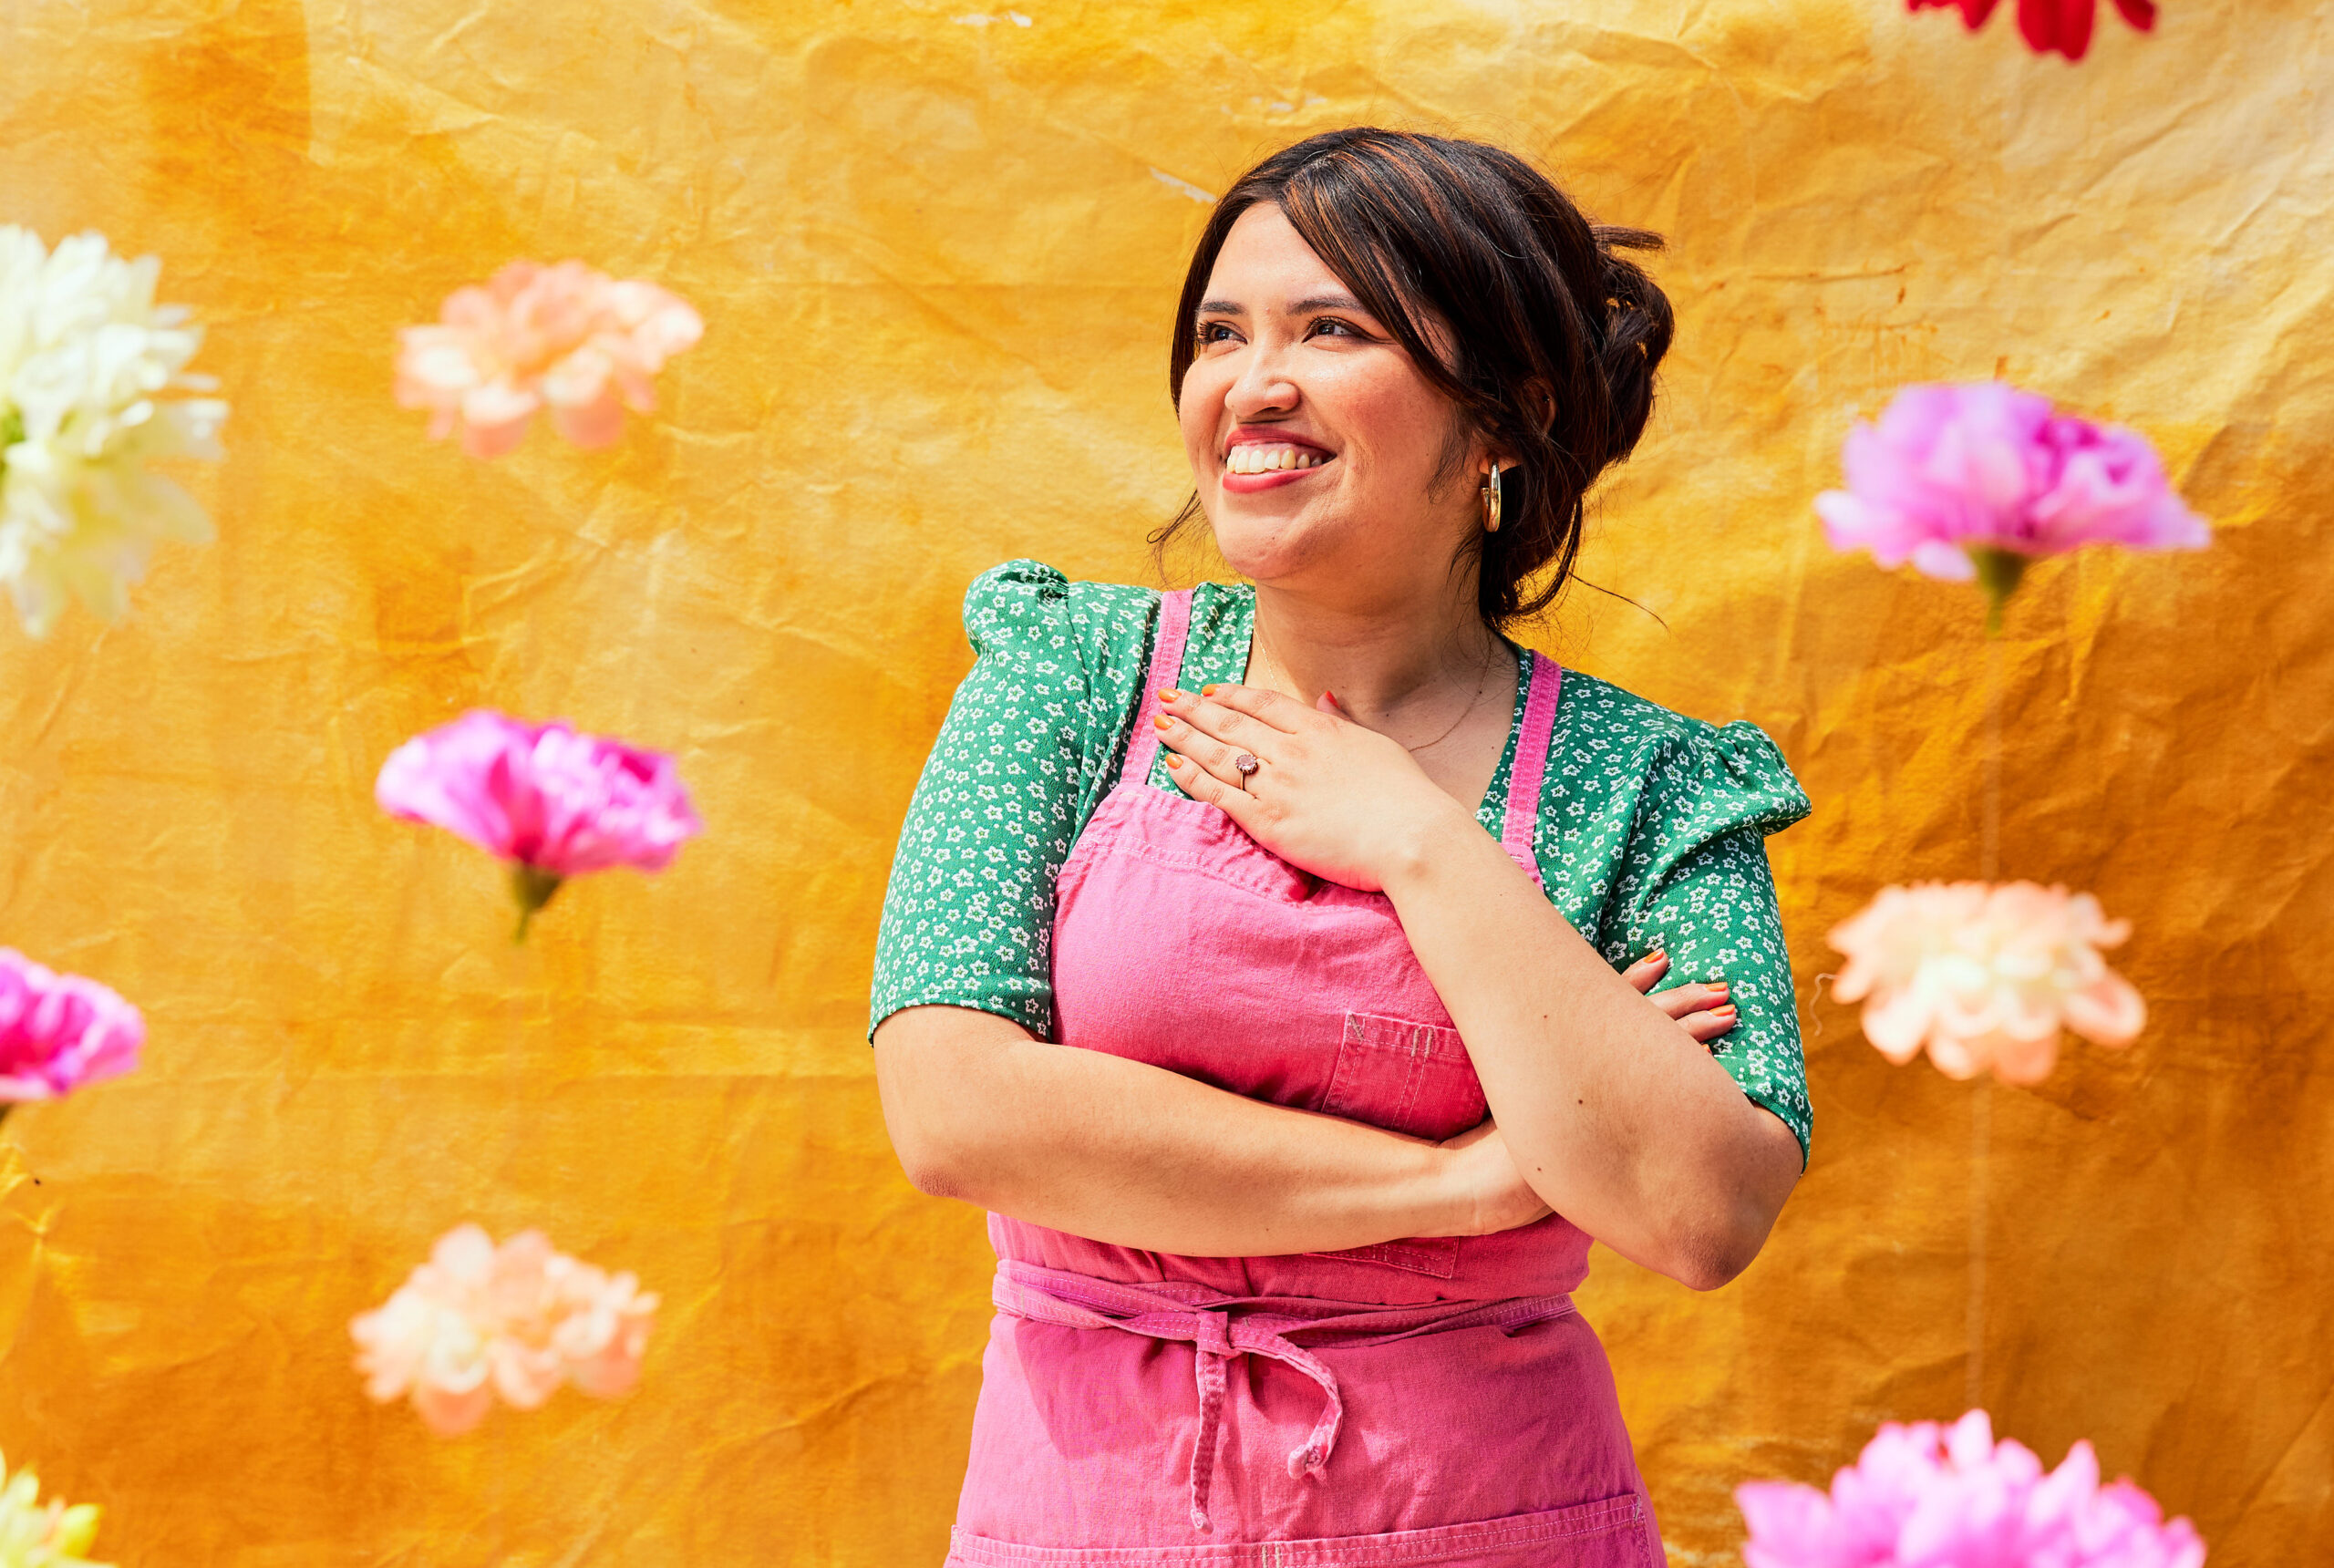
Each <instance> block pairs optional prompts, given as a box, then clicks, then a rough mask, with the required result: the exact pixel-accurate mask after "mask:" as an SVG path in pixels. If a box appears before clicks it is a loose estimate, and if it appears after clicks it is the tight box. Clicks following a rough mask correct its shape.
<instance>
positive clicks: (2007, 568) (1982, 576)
mask: <svg viewBox="0 0 2334 1568" xmlns="http://www.w3.org/2000/svg"><path fill="white" fill-rule="evenodd" d="M1969 562H1970V564H1972V565H1974V566H1975V567H1977V569H1978V587H1980V588H1982V589H1984V590H1985V591H1986V635H1988V636H1989V637H1998V636H2000V635H2001V634H2002V606H2004V605H2005V604H2008V603H2009V596H2010V595H2011V594H2013V593H2017V592H2018V584H2019V581H2020V580H2021V579H2022V578H2024V577H2025V575H2026V569H2027V568H2028V567H2029V566H2030V565H2032V564H2033V557H2032V556H2029V555H2020V554H2019V552H2017V551H2015V550H1996V549H1994V548H1992V547H1991V546H1989V545H1983V544H1980V545H1974V546H1972V547H1971V548H1970V551H1969Z"/></svg>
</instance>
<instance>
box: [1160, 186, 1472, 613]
mask: <svg viewBox="0 0 2334 1568" xmlns="http://www.w3.org/2000/svg"><path fill="white" fill-rule="evenodd" d="M1192 325H1193V330H1194V333H1195V335H1196V336H1197V339H1198V348H1197V354H1196V356H1195V357H1194V358H1193V362H1192V367H1191V369H1190V371H1189V372H1188V373H1186V375H1185V376H1184V377H1183V391H1182V402H1181V405H1180V407H1179V410H1178V412H1179V414H1180V416H1181V418H1182V428H1183V445H1184V449H1185V450H1186V451H1187V452H1188V453H1189V455H1190V457H1191V460H1192V480H1193V484H1194V485H1195V486H1196V487H1197V488H1198V490H1199V497H1200V505H1201V507H1202V509H1203V511H1205V512H1206V513H1207V518H1208V521H1209V523H1210V524H1211V525H1212V526H1213V528H1214V530H1215V540H1216V546H1217V548H1218V549H1219V550H1221V551H1222V552H1223V553H1224V560H1225V561H1226V562H1228V563H1229V564H1230V565H1231V566H1232V568H1233V569H1234V571H1236V572H1238V573H1241V574H1242V575H1244V576H1245V577H1247V578H1249V579H1250V580H1252V581H1254V582H1256V583H1266V584H1272V585H1275V586H1281V587H1288V588H1298V589H1303V590H1305V591H1306V592H1308V593H1326V594H1327V595H1329V596H1331V597H1333V598H1335V599H1337V600H1341V601H1347V602H1354V603H1392V602H1400V601H1406V600H1415V599H1416V598H1417V597H1418V596H1419V595H1420V593H1421V591H1422V590H1425V591H1429V592H1431V593H1435V594H1436V595H1438V596H1440V595H1441V594H1442V593H1448V592H1450V591H1451V589H1452V588H1453V586H1454V584H1452V583H1451V582H1450V581H1449V577H1448V573H1444V572H1442V571H1440V570H1432V568H1439V567H1440V566H1441V564H1442V563H1443V562H1448V561H1450V560H1451V558H1452V556H1453V554H1454V552H1455V551H1456V549H1457V547H1458V545H1459V543H1460V542H1461V540H1463V539H1464V538H1465V537H1466V536H1467V534H1468V532H1469V531H1471V530H1472V529H1474V528H1476V527H1478V526H1480V521H1479V519H1478V505H1477V500H1476V489H1477V486H1478V485H1479V484H1480V483H1481V477H1480V473H1481V470H1482V468H1483V466H1484V450H1483V447H1482V442H1481V441H1480V440H1476V441H1474V442H1472V443H1471V444H1470V446H1469V447H1468V448H1466V449H1463V450H1464V454H1465V455H1464V460H1463V461H1462V463H1461V465H1460V466H1459V467H1458V468H1457V469H1456V471H1449V470H1447V469H1446V467H1445V465H1446V464H1447V463H1448V462H1449V460H1450V440H1451V433H1452V431H1453V428H1454V420H1455V418H1456V409H1455V407H1454V406H1453V405H1452V404H1451V400H1450V399H1449V398H1447V397H1444V396H1443V395H1442V394H1441V392H1440V391H1438V390H1436V389H1435V387H1433V386H1432V385H1430V383H1429V382H1428V381H1427V379H1426V377H1424V376H1422V375H1420V373H1419V369H1418V366H1416V365H1415V364H1413V363H1412V361H1411V359H1410V354H1409V353H1408V352H1407V351H1406V350H1405V349H1404V348H1403V347H1402V346H1401V345H1400V344H1399V342H1398V341H1397V340H1396V339H1395V338H1394V336H1393V335H1392V334H1391V333H1389V331H1388V330H1387V329H1386V327H1385V325H1383V324H1382V323H1380V322H1379V321H1378V320H1377V318H1375V317H1374V316H1372V315H1370V314H1369V313H1368V311H1366V310H1364V309H1362V308H1361V304H1360V302H1359V301H1358V300H1357V299H1355V298H1354V297H1353V294H1352V291H1351V290H1349V289H1348V288H1347V286H1346V285H1345V284H1343V283H1342V282H1340V281H1339V280H1338V278H1337V274H1336V273H1332V272H1331V271H1330V270H1329V269H1328V268H1327V266H1326V265H1324V264H1323V263H1322V261H1321V258H1320V257H1319V256H1317V255H1316V254H1314V253H1313V248H1312V247H1311V246H1310V245H1307V244H1306V242H1305V241H1304V240H1303V239H1302V238H1300V237H1299V236H1298V234H1297V232H1296V230H1295V229H1294V228H1293V227H1291V226H1290V224H1289V222H1288V219H1287V217H1286V215H1284V214H1283V213H1282V211H1281V210H1280V209H1279V208H1278V207H1277V206H1274V205H1272V204H1270V203H1259V204H1258V205H1256V206H1254V207H1251V208H1249V209H1248V210H1247V211H1244V212H1243V213H1242V214H1241V215H1240V216H1239V218H1238V219H1237V220H1236V221H1235V222H1234V223H1233V225H1232V232H1230V233H1229V234H1228V235H1226V236H1225V238H1224V249H1223V251H1222V252H1221V253H1218V255H1217V256H1216V259H1215V268H1214V271H1213V272H1212V273H1209V275H1208V285H1207V292H1206V294H1205V297H1204V298H1203V301H1202V303H1201V304H1200V307H1199V312H1198V316H1197V319H1196V320H1195V321H1194V322H1193V324H1192ZM1422 567H1427V568H1430V570H1428V571H1424V572H1422V571H1421V568H1422ZM1465 599H1466V602H1467V603H1471V604H1472V599H1473V594H1472V590H1470V591H1469V592H1468V593H1466V595H1465Z"/></svg>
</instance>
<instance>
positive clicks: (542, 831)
mask: <svg viewBox="0 0 2334 1568" xmlns="http://www.w3.org/2000/svg"><path fill="white" fill-rule="evenodd" d="M373 793H374V797H375V798H376V799H378V800H379V801H380V803H381V807H382V809H383V810H387V812H389V813H390V814H391V815H392V816H397V817H404V818H407V819H408V820H413V821H417V822H432V823H435V824H436V825H437V826H439V827H441V828H443V829H445V830H447V831H449V832H450V833H453V834H454V835H456V836H457V837H459V838H462V839H467V840H469V841H470V842H471V843H473V844H476V845H477V846H478V847H479V848H480V849H481V850H484V851H486V852H487V853H488V854H491V855H494V856H497V857H499V858H500V859H502V860H505V861H510V862H511V892H512V894H513V896H515V897H516V898H517V900H518V902H519V938H520V940H522V941H524V940H525V939H526V934H527V926H528V923H529V922H530V921H532V919H533V918H534V913H535V911H537V910H539V909H541V908H542V906H543V905H544V904H546V903H550V902H551V897H552V894H553V893H555V892H558V891H559V886H560V883H561V882H563V881H564V880H565V879H567V878H568V877H571V876H576V875H579V874H581V873H583V872H596V871H605V870H606V869H608V868H609V867H611V866H631V867H633V868H635V870H639V871H644V872H655V871H662V870H664V869H665V867H666V865H668V864H670V863H671V861H672V859H673V854H674V851H676V850H678V849H679V848H680V846H681V844H682V843H683V842H684V841H687V840H688V839H691V838H694V837H695V836H696V835H697V833H699V832H701V831H703V830H704V824H703V823H701V822H699V821H698V820H697V813H696V812H695V811H693V810H690V809H689V800H688V794H687V791H686V790H684V789H682V788H681V781H680V779H679V777H678V776H677V775H676V773H675V771H674V768H673V759H672V758H670V757H667V756H666V755H665V754H664V753H662V752H658V751H644V750H640V749H637V748H634V747H630V746H626V745H625V744H624V743H623V742H621V741H615V740H608V739H604V738H601V737H599V736H594V735H579V734H577V733H576V732H575V731H574V730H573V729H572V728H570V727H568V726H567V725H565V724H563V723H560V722H557V721H553V723H550V724H540V725H527V724H521V723H520V722H519V721H517V720H516V719H512V718H508V717H504V716H503V715H501V714H499V713H494V712H491V711H490V710H488V709H485V708H478V709H474V710H472V711H471V712H469V713H466V714H464V715H462V717H460V718H458V719H456V720H454V721H453V722H452V723H451V724H448V725H443V726H440V727H439V728H436V729H433V730H431V731H429V733H428V734H427V735H418V736H416V737H414V738H412V739H411V740H408V741H407V742H406V743H405V744H404V745H403V746H400V747H398V748H397V749H396V750H395V751H393V752H391V753H389V758H388V760H387V761H386V762H384V763H382V764H381V776H380V779H379V780H378V781H377V783H376V784H375V785H374V787H373Z"/></svg>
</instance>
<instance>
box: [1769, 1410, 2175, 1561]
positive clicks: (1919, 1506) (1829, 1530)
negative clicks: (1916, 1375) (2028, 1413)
mask: <svg viewBox="0 0 2334 1568" xmlns="http://www.w3.org/2000/svg"><path fill="white" fill-rule="evenodd" d="M1734 1501H1736V1503H1738V1504H1739V1505H1740V1507H1741V1509H1742V1517H1743V1519H1744V1520H1745V1521H1746V1522H1748V1523H1749V1525H1750V1540H1749V1541H1748V1542H1746V1543H1745V1544H1744V1545H1743V1548H1742V1561H1743V1562H1744V1563H1745V1564H1747V1565H1748V1568H2199V1565H2200V1564H2201V1563H2203V1562H2204V1561H2205V1543H2204V1542H2202V1541H2201V1540H2199V1539H2198V1538H2197V1535H2196V1532H2195V1527H2194V1526H2192V1525H2191V1524H2190V1523H2189V1522H2187V1521H2186V1520H2185V1519H2175V1520H2174V1521H2173V1522H2171V1523H2169V1524H2166V1523H2164V1513H2163V1511H2162V1510H2161V1509H2159V1508H2158V1507H2157V1506H2156V1501H2155V1499H2153V1498H2152V1497H2150V1496H2149V1495H2148V1494H2147V1493H2146V1492H2145V1491H2142V1490H2141V1489H2140V1488H2139V1487H2137V1486H2134V1485H2133V1483H2132V1482H2130V1481H2129V1480H2119V1481H2116V1482H2115V1483H2113V1484H2112V1485H2111V1486H2106V1487H2102V1486H2101V1485H2100V1484H2099V1458H2098V1456H2097V1455H2096V1454H2094V1453H2093V1452H2092V1451H2091V1445H2090V1444H2089V1443H2088V1442H2078V1443H2077V1444H2075V1445H2074V1447H2073V1448H2071V1449H2068V1450H2067V1457H2066V1459H2065V1460H2063V1461H2061V1462H2060V1466H2059V1468H2058V1469H2057V1470H2052V1471H2050V1473H2048V1474H2047V1475H2046V1474H2045V1473H2044V1472H2043V1470H2042V1461H2041V1460H2038V1459H2037V1458H2035V1456H2034V1453H2033V1451H2032V1450H2031V1449H2028V1448H2026V1447H2025V1446H2024V1445H2022V1444H2020V1443H2017V1442H2010V1441H2005V1442H2003V1443H2001V1444H2000V1445H1999V1446H1998V1447H1997V1446H1996V1444H1995V1442H1994V1429H1993V1424H1992V1422H1991V1421H1989V1420H1988V1418H1987V1416H1986V1412H1985V1411H1983V1410H1972V1411H1970V1412H1969V1413H1968V1414H1967V1415H1966V1416H1964V1417H1962V1418H1961V1419H1960V1420H1958V1421H1957V1422H1955V1423H1954V1424H1953V1425H1952V1426H1951V1427H1948V1428H1940V1427H1938V1426H1937V1424H1936V1422H1934V1421H1922V1422H1918V1423H1916V1425H1913V1426H1909V1427H1905V1426H1898V1425H1896V1424H1895V1423H1894V1422H1891V1423H1888V1424H1887V1425H1885V1426H1883V1427H1882V1428H1881V1429H1880V1430H1879V1432H1878V1434H1877V1435H1875V1436H1874V1438H1873V1439H1872V1441H1871V1442H1869V1443H1867V1444H1866V1445H1864V1453H1863V1455H1862V1457H1860V1458H1859V1459H1858V1460H1857V1461H1856V1462H1855V1464H1854V1466H1852V1467H1850V1468H1847V1469H1844V1470H1841V1471H1840V1472H1839V1473H1838V1474H1836V1475H1834V1476H1833V1478H1832V1490H1831V1491H1830V1493H1829V1494H1828V1495H1827V1494H1825V1493H1823V1492H1821V1491H1817V1490H1816V1489H1815V1488H1813V1487H1812V1486H1801V1485H1798V1484H1797V1483H1795V1482H1792V1481H1752V1482H1750V1483H1749V1484H1748V1485H1744V1486H1740V1487H1737V1488H1736V1489H1735V1492H1734Z"/></svg>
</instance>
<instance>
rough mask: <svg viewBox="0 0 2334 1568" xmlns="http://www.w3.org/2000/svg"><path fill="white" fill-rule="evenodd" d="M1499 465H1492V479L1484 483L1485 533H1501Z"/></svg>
mask: <svg viewBox="0 0 2334 1568" xmlns="http://www.w3.org/2000/svg"><path fill="white" fill-rule="evenodd" d="M1499 511H1500V508H1499V465H1498V464H1497V463H1493V464H1492V475H1491V478H1490V479H1488V480H1484V481H1483V531H1484V532H1485V533H1497V532H1498V531H1499Z"/></svg>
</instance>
